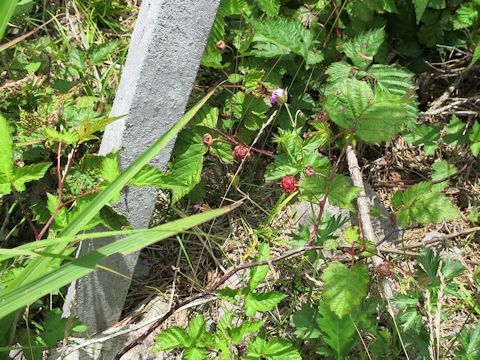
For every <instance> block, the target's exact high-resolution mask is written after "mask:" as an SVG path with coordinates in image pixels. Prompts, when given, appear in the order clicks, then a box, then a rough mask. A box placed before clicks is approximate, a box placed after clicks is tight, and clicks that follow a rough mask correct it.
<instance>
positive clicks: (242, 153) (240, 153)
mask: <svg viewBox="0 0 480 360" xmlns="http://www.w3.org/2000/svg"><path fill="white" fill-rule="evenodd" d="M249 155H250V154H249V152H248V149H247V148H246V147H245V146H242V145H237V146H235V149H234V150H233V156H234V157H235V159H237V160H243V159H245V158H246V157H248V156H249Z"/></svg>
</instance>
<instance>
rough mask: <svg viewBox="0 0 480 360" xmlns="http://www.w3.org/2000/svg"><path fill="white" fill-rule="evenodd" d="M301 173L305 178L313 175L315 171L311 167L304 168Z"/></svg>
mask: <svg viewBox="0 0 480 360" xmlns="http://www.w3.org/2000/svg"><path fill="white" fill-rule="evenodd" d="M303 173H304V174H305V176H312V175H315V169H314V167H313V165H307V166H305V168H304V169H303Z"/></svg>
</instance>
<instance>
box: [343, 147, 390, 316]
mask: <svg viewBox="0 0 480 360" xmlns="http://www.w3.org/2000/svg"><path fill="white" fill-rule="evenodd" d="M346 158H347V163H348V170H349V172H350V176H351V178H352V182H353V185H354V186H356V187H359V188H360V189H361V191H360V194H359V195H358V197H357V205H358V217H359V220H360V226H361V229H362V232H363V236H364V237H365V239H366V240H368V241H370V242H372V243H374V244H375V243H376V242H377V237H376V235H375V231H374V230H373V225H372V219H371V218H370V206H369V204H368V200H367V199H368V198H367V194H366V192H365V187H364V186H363V179H362V173H361V170H360V167H359V166H358V160H357V155H356V154H355V150H354V149H353V146H352V145H351V144H348V145H347V147H346ZM372 262H373V265H374V266H375V267H377V266H378V265H380V264H383V259H382V258H381V257H380V256H373V257H372ZM380 290H381V292H382V295H383V297H384V298H385V300H386V301H387V308H388V311H389V312H390V314H391V315H392V316H393V318H396V315H397V314H398V309H397V308H396V307H395V306H394V305H393V304H392V303H391V302H390V301H389V300H390V299H392V298H393V291H392V287H391V284H390V283H389V280H388V279H381V280H380Z"/></svg>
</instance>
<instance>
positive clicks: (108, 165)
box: [99, 151, 120, 183]
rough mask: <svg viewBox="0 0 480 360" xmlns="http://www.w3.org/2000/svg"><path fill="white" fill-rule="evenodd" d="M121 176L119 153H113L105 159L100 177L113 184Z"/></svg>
mask: <svg viewBox="0 0 480 360" xmlns="http://www.w3.org/2000/svg"><path fill="white" fill-rule="evenodd" d="M119 174H120V171H119V170H118V152H117V151H112V152H111V153H109V154H107V155H106V156H104V157H103V159H102V166H101V167H100V173H99V175H100V177H101V178H102V179H104V180H105V181H108V182H109V183H111V182H113V181H114V180H115V179H116V178H117V177H118V175H119Z"/></svg>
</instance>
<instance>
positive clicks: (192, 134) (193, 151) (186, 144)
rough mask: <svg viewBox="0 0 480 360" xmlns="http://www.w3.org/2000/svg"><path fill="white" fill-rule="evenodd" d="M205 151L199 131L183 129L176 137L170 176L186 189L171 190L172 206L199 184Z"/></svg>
mask: <svg viewBox="0 0 480 360" xmlns="http://www.w3.org/2000/svg"><path fill="white" fill-rule="evenodd" d="M207 150H208V149H207V147H206V146H205V145H204V144H203V142H202V135H200V133H199V130H197V129H185V130H183V131H182V132H181V133H180V134H179V135H178V138H177V141H176V143H175V146H174V148H173V151H172V155H173V156H174V161H173V166H172V171H171V175H172V176H173V177H174V179H175V180H177V181H178V182H179V183H182V184H185V185H186V187H184V188H175V189H172V204H175V203H176V202H177V201H178V200H179V199H180V198H181V197H183V196H184V195H186V194H188V193H189V192H190V190H192V189H193V188H194V187H195V185H197V184H198V183H199V182H200V179H201V173H202V168H203V155H205V153H206V152H207Z"/></svg>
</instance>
